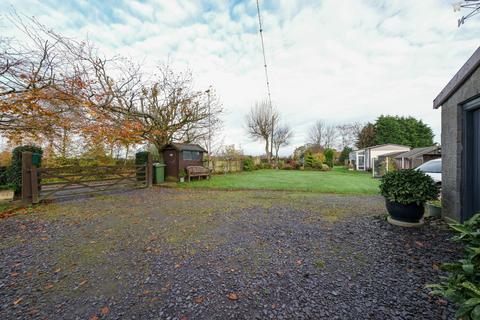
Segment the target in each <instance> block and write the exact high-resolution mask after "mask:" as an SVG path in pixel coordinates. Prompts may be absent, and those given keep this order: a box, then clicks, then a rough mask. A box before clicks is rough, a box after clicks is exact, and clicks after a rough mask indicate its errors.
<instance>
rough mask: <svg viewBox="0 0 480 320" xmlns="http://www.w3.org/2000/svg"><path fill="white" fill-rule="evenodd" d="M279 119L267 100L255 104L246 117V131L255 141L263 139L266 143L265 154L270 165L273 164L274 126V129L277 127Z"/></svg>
mask: <svg viewBox="0 0 480 320" xmlns="http://www.w3.org/2000/svg"><path fill="white" fill-rule="evenodd" d="M278 118H279V115H278V112H277V111H276V110H274V109H273V108H271V107H270V104H269V103H268V101H266V100H264V101H257V102H255V105H254V106H252V108H251V109H250V112H249V113H248V115H247V117H246V129H247V132H248V134H249V135H250V137H251V138H253V139H255V140H259V139H263V140H264V141H265V154H266V156H267V160H268V162H269V163H270V162H271V154H270V148H269V146H270V138H271V134H272V125H273V126H274V127H276V126H277V125H276V123H277V122H278ZM272 120H273V121H272Z"/></svg>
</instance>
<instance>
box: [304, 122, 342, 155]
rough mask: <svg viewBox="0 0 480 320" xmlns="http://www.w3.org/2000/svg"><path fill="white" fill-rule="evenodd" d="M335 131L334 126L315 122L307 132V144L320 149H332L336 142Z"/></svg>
mask: <svg viewBox="0 0 480 320" xmlns="http://www.w3.org/2000/svg"><path fill="white" fill-rule="evenodd" d="M336 135H337V130H336V127H335V125H333V124H327V123H326V122H325V121H323V120H317V121H315V123H314V124H313V126H312V127H311V128H310V130H309V132H308V139H309V141H308V142H309V144H311V145H312V146H315V147H318V148H320V149H327V148H332V147H333V146H334V144H335V142H336V139H337V137H336Z"/></svg>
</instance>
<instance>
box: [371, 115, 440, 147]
mask: <svg viewBox="0 0 480 320" xmlns="http://www.w3.org/2000/svg"><path fill="white" fill-rule="evenodd" d="M433 137H434V135H433V132H432V129H431V128H430V127H429V126H428V125H426V124H425V123H423V121H422V120H418V119H415V118H413V117H398V116H383V115H382V116H380V117H379V118H378V119H377V121H376V122H375V139H374V143H375V144H385V143H394V144H401V145H406V146H409V147H412V148H418V147H428V146H431V145H432V144H433Z"/></svg>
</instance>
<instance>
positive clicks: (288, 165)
mask: <svg viewBox="0 0 480 320" xmlns="http://www.w3.org/2000/svg"><path fill="white" fill-rule="evenodd" d="M281 169H282V170H293V169H295V168H294V167H293V166H292V165H291V164H290V163H285V164H284V165H283V167H282V168H281Z"/></svg>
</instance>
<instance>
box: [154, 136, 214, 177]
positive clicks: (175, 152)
mask: <svg viewBox="0 0 480 320" xmlns="http://www.w3.org/2000/svg"><path fill="white" fill-rule="evenodd" d="M161 152H162V153H163V160H164V161H165V164H166V172H165V175H166V177H167V178H168V177H170V178H175V179H178V178H179V174H180V172H182V171H183V172H184V171H185V168H187V167H188V166H203V156H204V153H207V150H205V149H204V148H202V147H201V146H200V145H198V144H189V143H169V144H167V145H165V146H164V147H163V148H162V150H161Z"/></svg>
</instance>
